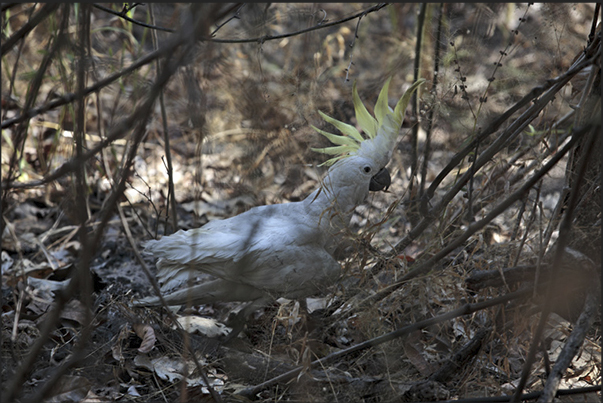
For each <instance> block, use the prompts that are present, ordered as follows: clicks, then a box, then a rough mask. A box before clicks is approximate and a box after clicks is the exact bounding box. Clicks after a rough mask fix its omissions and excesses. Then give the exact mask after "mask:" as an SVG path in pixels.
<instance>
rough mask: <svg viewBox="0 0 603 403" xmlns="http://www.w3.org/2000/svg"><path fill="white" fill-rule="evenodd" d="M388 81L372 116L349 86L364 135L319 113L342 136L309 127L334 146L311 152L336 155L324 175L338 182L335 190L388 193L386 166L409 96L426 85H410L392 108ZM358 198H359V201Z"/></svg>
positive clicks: (422, 80) (330, 160)
mask: <svg viewBox="0 0 603 403" xmlns="http://www.w3.org/2000/svg"><path fill="white" fill-rule="evenodd" d="M390 80H391V78H389V79H388V80H387V81H386V82H385V85H384V86H383V88H382V89H381V92H380V93H379V97H378V98H377V103H376V104H375V108H374V113H375V116H372V115H371V114H370V113H369V112H368V110H367V109H366V107H365V106H364V104H363V103H362V101H361V100H360V96H359V95H358V91H357V89H356V83H354V85H353V87H352V96H353V101H354V110H355V112H356V120H357V122H358V125H359V126H360V128H361V130H362V132H363V133H364V136H363V135H362V134H361V133H360V131H359V130H358V129H357V128H356V127H354V126H352V125H350V124H347V123H344V122H341V121H339V120H337V119H334V118H332V117H330V116H328V115H326V114H325V113H323V112H320V111H319V112H318V113H319V114H320V115H321V116H322V117H323V119H324V120H325V121H326V122H328V123H331V124H332V125H333V126H335V127H336V128H337V129H338V130H339V131H340V132H341V133H342V135H337V134H333V133H329V132H326V131H324V130H321V129H318V128H317V127H314V126H312V127H313V128H314V130H316V131H317V132H318V133H320V134H322V135H323V136H325V137H326V138H327V139H329V140H330V141H331V142H332V143H333V144H335V146H334V147H326V148H313V149H312V150H314V151H316V152H319V153H323V154H328V155H334V156H335V157H333V158H331V159H329V160H327V161H326V162H325V163H324V164H327V165H330V166H331V167H330V168H329V171H328V173H327V178H328V181H329V182H330V183H332V184H334V181H337V186H338V187H340V186H342V187H348V186H356V187H358V186H359V185H360V188H359V190H358V191H359V192H360V193H364V195H365V196H366V194H368V191H369V190H371V191H379V190H384V189H385V190H387V188H388V187H389V185H390V183H391V178H390V175H389V172H388V170H387V168H385V166H386V165H387V163H388V162H389V160H390V158H391V156H392V152H393V150H394V146H395V143H396V139H397V137H398V132H399V130H400V127H401V126H402V121H403V120H404V112H405V110H406V107H407V105H408V102H409V101H410V97H411V95H412V93H413V92H414V91H415V90H416V89H417V88H418V87H419V86H420V85H421V84H423V83H424V82H425V80H424V79H420V80H418V81H417V82H415V83H414V84H413V85H412V86H410V88H409V89H408V90H406V92H405V93H404V95H403V96H402V98H400V100H399V101H398V103H397V104H396V107H395V108H394V109H392V108H390V107H389V105H388V103H387V98H388V90H389V83H390ZM365 184H366V185H365ZM361 196H362V195H358V198H360V197H361Z"/></svg>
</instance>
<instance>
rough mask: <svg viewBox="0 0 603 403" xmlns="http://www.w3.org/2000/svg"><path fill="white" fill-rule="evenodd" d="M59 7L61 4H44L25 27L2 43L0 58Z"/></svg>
mask: <svg viewBox="0 0 603 403" xmlns="http://www.w3.org/2000/svg"><path fill="white" fill-rule="evenodd" d="M60 5H61V3H59V2H57V3H54V2H53V3H46V4H44V6H42V8H41V9H40V11H38V12H37V13H35V14H34V16H33V17H31V18H30V19H29V20H27V22H26V23H25V25H23V26H22V27H21V28H20V29H19V30H18V31H17V32H15V33H14V34H13V36H11V37H10V38H8V39H7V40H5V41H3V42H2V45H0V56H4V54H5V53H6V52H8V51H9V50H10V49H11V48H12V47H13V45H14V44H15V43H17V41H18V40H19V39H22V38H25V37H26V36H27V34H29V33H30V32H31V31H32V30H33V29H34V28H35V27H37V26H38V24H40V23H41V22H42V21H44V20H45V19H46V18H48V17H49V16H50V15H51V14H52V13H53V12H55V11H56V10H57V9H58V8H59V6H60Z"/></svg>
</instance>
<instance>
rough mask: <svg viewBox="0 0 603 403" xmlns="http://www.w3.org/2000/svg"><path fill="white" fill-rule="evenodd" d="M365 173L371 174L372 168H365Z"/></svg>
mask: <svg viewBox="0 0 603 403" xmlns="http://www.w3.org/2000/svg"><path fill="white" fill-rule="evenodd" d="M364 172H366V173H367V174H368V173H369V172H371V167H369V166H368V165H367V166H365V167H364Z"/></svg>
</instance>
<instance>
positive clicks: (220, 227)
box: [135, 78, 425, 331]
mask: <svg viewBox="0 0 603 403" xmlns="http://www.w3.org/2000/svg"><path fill="white" fill-rule="evenodd" d="M390 79H391V78H390ZM390 79H388V80H387V81H386V83H385V85H384V86H383V88H382V90H381V92H380V94H379V97H378V99H377V103H376V104H375V107H374V116H372V115H371V114H370V113H369V112H368V110H367V109H366V107H365V106H364V104H363V103H362V101H361V100H360V97H359V95H358V91H357V89H356V84H355V83H354V85H353V88H352V96H353V102H354V109H355V113H356V120H357V122H358V125H359V126H360V128H361V129H362V131H363V132H364V135H365V136H363V135H362V134H361V133H360V131H359V130H358V129H356V127H355V126H352V125H350V124H347V123H344V122H341V121H338V120H336V119H334V118H332V117H330V116H328V115H326V114H324V113H322V112H320V111H319V114H320V115H321V116H322V117H323V119H324V120H325V121H326V122H328V123H330V124H332V125H333V126H334V127H336V128H337V129H338V130H339V131H340V132H341V133H342V135H336V134H332V133H328V132H326V131H323V130H320V129H318V128H316V127H314V126H312V127H313V128H314V130H316V131H317V132H318V133H320V134H322V135H324V136H325V137H326V138H327V139H329V140H330V141H331V142H332V143H333V144H335V146H334V147H327V148H319V149H313V150H314V151H317V152H320V153H323V154H329V155H333V156H334V157H333V158H331V159H329V160H328V161H326V162H325V164H327V165H328V166H330V167H329V169H328V171H327V173H326V175H325V176H324V178H323V180H322V182H321V184H320V186H319V187H318V188H317V189H316V190H315V191H314V192H312V193H311V194H310V195H309V196H308V197H306V198H305V199H304V200H302V201H299V202H291V203H284V204H275V205H267V206H258V207H254V208H251V209H249V210H248V211H246V212H244V213H241V214H239V215H237V216H234V217H231V218H228V219H224V220H213V221H210V222H208V223H207V224H205V225H204V226H202V227H201V228H197V229H192V230H188V231H184V230H181V231H178V232H176V233H174V234H172V235H169V236H164V237H163V238H161V239H159V240H151V241H148V242H147V243H146V244H145V245H144V247H145V250H146V251H147V252H151V253H152V254H153V255H154V256H155V257H156V258H157V259H158V260H157V264H156V265H157V269H158V270H157V278H158V281H159V284H160V286H161V290H162V293H164V292H167V291H168V290H173V289H174V288H175V287H180V288H179V289H178V290H177V291H175V292H171V293H167V294H165V295H164V299H165V301H166V302H167V304H168V305H183V304H186V303H191V304H193V305H197V304H208V303H214V302H233V301H240V302H248V304H247V305H246V306H245V307H244V308H243V309H242V310H241V311H240V312H239V314H238V315H237V317H238V318H239V320H238V321H236V322H235V327H237V328H238V329H237V331H240V328H242V325H241V323H243V324H244V321H245V318H246V317H247V316H248V315H249V314H250V313H251V312H253V311H255V310H256V309H258V308H260V307H261V306H263V305H266V304H268V303H270V302H271V301H274V300H276V299H277V298H279V297H285V298H288V299H298V300H299V299H302V298H306V297H309V296H312V295H313V294H317V293H319V292H322V291H324V290H325V288H326V287H328V286H330V285H332V284H334V283H335V282H336V281H337V279H338V278H339V276H340V274H341V267H340V264H339V263H338V262H337V260H336V258H335V257H334V254H335V250H336V249H337V247H338V246H339V244H340V243H341V241H342V236H343V233H344V230H345V228H346V227H347V226H348V224H349V222H350V219H351V216H352V213H353V211H354V208H355V207H356V206H358V205H359V204H361V203H363V202H364V201H365V199H366V198H367V196H368V193H369V191H378V190H383V189H386V188H387V187H389V185H390V180H391V179H390V175H389V172H388V171H387V169H386V168H385V166H386V165H387V163H388V162H389V160H390V158H391V156H392V152H393V149H394V145H395V142H396V139H397V137H398V132H399V130H400V127H401V125H402V120H403V118H404V112H405V109H406V106H407V105H408V102H409V100H410V97H411V94H412V93H413V92H414V91H415V90H416V89H417V88H418V87H419V86H420V85H421V84H422V83H423V82H424V81H425V80H420V81H417V82H416V83H414V84H413V85H412V86H411V87H410V88H409V89H408V90H407V91H406V92H405V93H404V95H403V96H402V98H400V100H399V101H398V103H397V105H396V106H395V108H394V109H391V108H390V107H389V106H388V99H387V98H388V89H389V83H390ZM199 272H203V273H208V274H210V275H212V276H213V277H215V279H214V280H211V281H209V282H205V283H203V284H200V285H195V286H192V287H187V284H186V282H187V280H188V279H189V277H190V276H193V277H195V273H199ZM160 304H161V302H160V299H159V298H158V297H147V298H143V299H140V300H137V301H135V305H138V306H158V305H160ZM233 331H234V330H233Z"/></svg>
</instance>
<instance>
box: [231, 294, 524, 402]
mask: <svg viewBox="0 0 603 403" xmlns="http://www.w3.org/2000/svg"><path fill="white" fill-rule="evenodd" d="M530 292H531V290H530V289H527V288H526V289H522V290H519V291H515V292H512V293H510V294H505V295H502V296H500V297H496V298H492V299H489V300H485V301H481V302H477V303H474V304H465V305H463V306H461V307H460V308H457V309H454V310H452V311H450V312H447V313H444V314H442V315H438V316H434V317H433V318H429V319H426V320H422V321H420V322H416V323H413V324H412V325H408V326H404V327H402V328H400V329H397V330H394V331H393V332H390V333H386V334H384V335H381V336H379V337H375V338H373V339H370V340H367V341H365V342H362V343H359V344H356V345H355V346H352V347H348V348H346V349H343V350H340V351H336V352H334V353H331V354H329V355H327V356H325V357H323V358H321V359H318V360H314V361H312V362H311V363H310V365H309V368H308V367H307V366H300V367H297V368H295V369H292V370H291V371H288V372H286V373H284V374H281V375H279V376H277V377H274V378H272V379H270V380H268V381H266V382H263V383H261V384H259V385H256V386H253V387H250V388H246V389H244V390H242V391H240V392H239V393H238V394H241V395H243V396H247V397H252V396H255V395H256V394H257V393H259V392H261V391H262V390H264V389H266V388H269V387H271V386H272V385H274V384H276V383H279V382H286V381H289V380H291V379H293V378H295V377H296V376H297V375H298V374H299V373H300V372H301V371H302V370H309V369H310V368H312V367H316V366H317V365H326V364H328V363H331V362H333V361H336V360H338V359H340V358H342V357H344V356H347V355H349V354H351V353H355V352H357V351H361V350H364V349H367V348H370V347H375V346H378V345H380V344H382V343H385V342H388V341H392V340H394V339H397V338H399V337H402V336H405V335H407V334H409V333H412V332H414V331H416V330H421V329H424V328H426V327H429V326H433V325H435V324H437V323H442V322H446V321H448V320H451V319H454V318H457V317H460V316H464V315H470V314H472V313H474V312H477V311H480V310H483V309H486V308H490V307H492V306H496V305H500V304H504V303H506V302H508V301H511V300H514V299H517V298H522V297H524V296H526V295H529V293H530Z"/></svg>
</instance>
